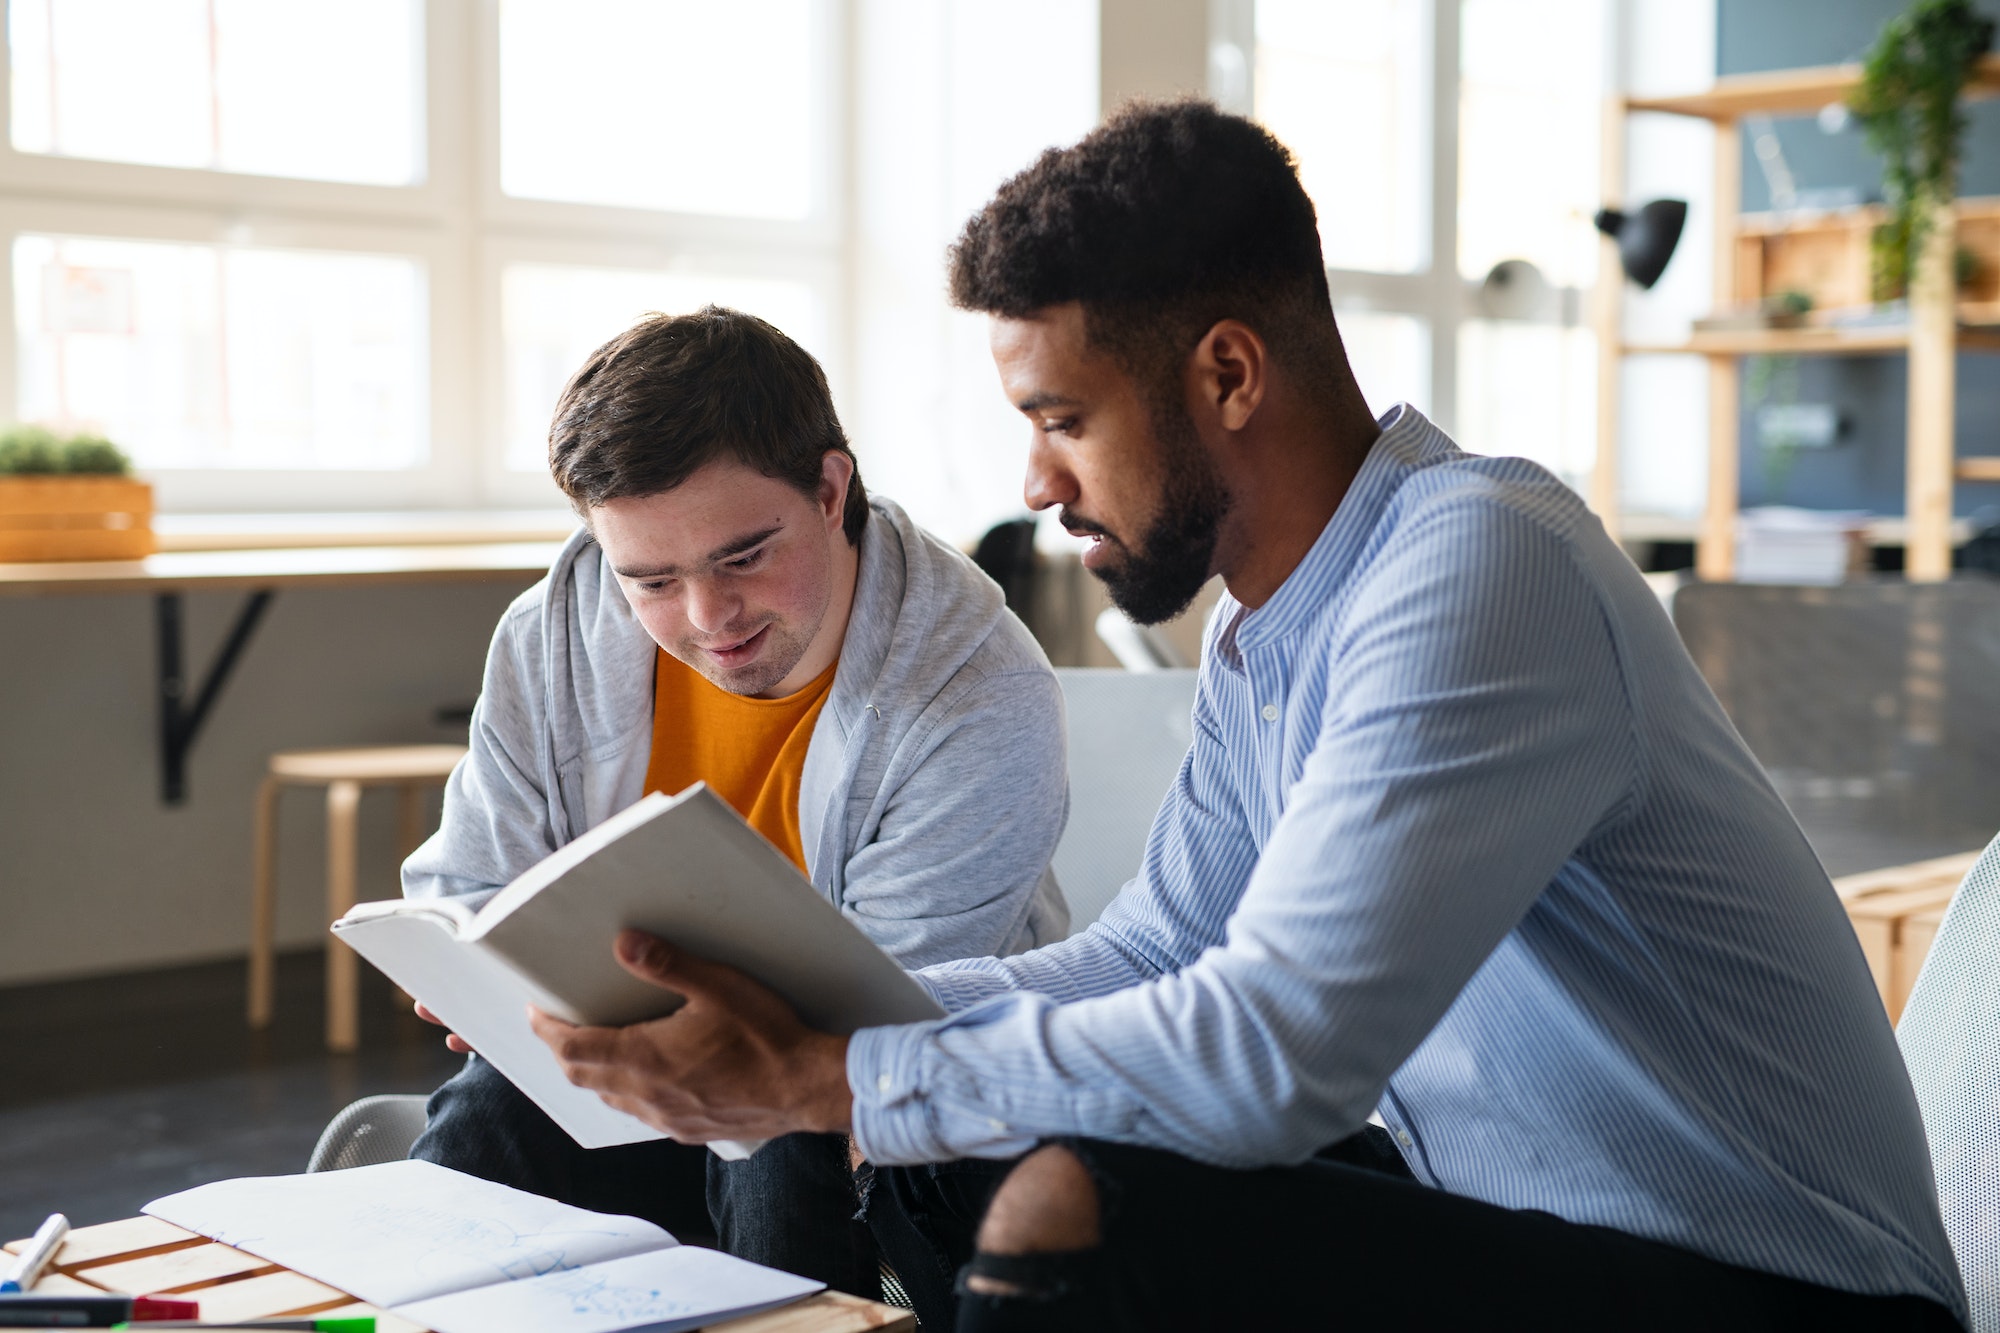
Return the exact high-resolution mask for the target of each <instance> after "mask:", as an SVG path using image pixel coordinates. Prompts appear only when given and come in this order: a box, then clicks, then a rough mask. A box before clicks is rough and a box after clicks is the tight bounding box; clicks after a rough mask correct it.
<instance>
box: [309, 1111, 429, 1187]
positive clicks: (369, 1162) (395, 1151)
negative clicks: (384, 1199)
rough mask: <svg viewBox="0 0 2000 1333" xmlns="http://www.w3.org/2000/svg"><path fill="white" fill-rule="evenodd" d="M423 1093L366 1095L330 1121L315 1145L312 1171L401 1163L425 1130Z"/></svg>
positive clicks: (341, 1169) (310, 1166)
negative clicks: (418, 1136)
mask: <svg viewBox="0 0 2000 1333" xmlns="http://www.w3.org/2000/svg"><path fill="white" fill-rule="evenodd" d="M428 1100H430V1099H429V1098H428V1097H425V1096H424V1095H423V1094H422V1093H411V1094H408V1095H403V1094H395V1095H385V1096H381V1097H363V1098H362V1099H361V1100H360V1101H358V1102H352V1103H349V1104H348V1105H347V1106H346V1107H345V1108H343V1109H342V1110H341V1112H340V1114H339V1115H336V1116H335V1117H334V1118H333V1119H332V1120H330V1121H328V1122H327V1126H326V1130H325V1132H323V1133H322V1134H321V1135H320V1136H319V1142H318V1143H316V1144H314V1145H313V1150H312V1157H311V1158H310V1159H309V1160H308V1161H307V1162H306V1170H308V1171H345V1170H346V1169H347V1168H349V1167H351V1166H376V1165H378V1164H380V1163H382V1162H400V1161H402V1160H403V1159H404V1158H405V1157H408V1156H409V1155H410V1145H411V1144H413V1143H415V1142H416V1141H417V1135H419V1134H421V1133H423V1132H424V1103H425V1102H427V1101H428Z"/></svg>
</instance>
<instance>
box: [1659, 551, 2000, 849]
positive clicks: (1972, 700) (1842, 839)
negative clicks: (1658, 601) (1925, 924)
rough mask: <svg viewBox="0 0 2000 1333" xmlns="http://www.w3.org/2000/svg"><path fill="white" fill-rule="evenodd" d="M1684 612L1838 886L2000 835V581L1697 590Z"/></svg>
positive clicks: (1715, 685) (1684, 623)
mask: <svg viewBox="0 0 2000 1333" xmlns="http://www.w3.org/2000/svg"><path fill="white" fill-rule="evenodd" d="M1672 605H1673V618H1674V624H1675V626H1676V627H1677V628H1678V629H1679V630H1680V634H1681V638H1682V639H1683V640H1684V641H1685V642H1686V644H1687V648H1688V651H1689V653H1690V654H1692V655H1693V657H1694V661H1695V664H1696V665H1697V666H1698V667H1699V668H1700V669H1701V673H1702V675H1703V676H1704V677H1706V678H1707V680H1708V683H1709V686H1710V688H1712V689H1713V690H1714V691H1715V693H1716V696H1717V698H1719V699H1720V700H1721V701H1722V706H1723V708H1724V709H1726V710H1727V711H1728V713H1729V716H1730V719H1731V720H1732V721H1733V722H1735V724H1736V728H1737V730H1738V731H1739V732H1741V733H1742V736H1743V739H1744V741H1745V742H1746V743H1748V745H1749V747H1750V750H1751V752H1752V753H1753V754H1755V755H1756V756H1757V759H1758V761H1759V762H1761V763H1762V764H1763V766H1764V768H1765V769H1766V771H1768V772H1769V774H1770V776H1771V781H1772V783H1773V784H1774V785H1775V786H1776V787H1777V790H1778V794H1779V795H1780V796H1782V797H1783V798H1784V801H1785V804H1786V805H1788V806H1789V807H1790V808H1791V810H1792V813H1793V814H1794V815H1796V816H1797V817H1798V820H1799V823H1800V825H1801V826H1802V827H1803V828H1804V829H1805V832H1806V837H1807V838H1808V839H1810V840H1811V842H1812V845H1813V848H1814V850H1815V851H1817V852H1818V853H1819V857H1820V860H1821V861H1822V862H1824V863H1825V865H1826V867H1827V870H1828V871H1829V872H1830V873H1831V874H1834V875H1837V876H1843V875H1849V874H1853V873H1855V872H1858V871H1862V870H1872V869H1875V868H1877V867H1880V866H1890V865H1903V864H1907V863H1910V862H1916V861H1925V860H1929V859H1931V858H1934V857H1939V856H1948V855H1953V854H1956V853H1961V852H1963V851H1965V849H1967V848H1969V847H1981V846H1984V845H1985V844H1986V841H1987V840H1988V839H1989V838H1990V837H1991V836H1992V833H1993V830H1994V829H1995V828H2000V580H1994V579H1990V578H1987V577H1985V576H1983V575H1970V576H1965V577H1961V578H1957V579H1954V580H1952V581H1951V582H1949V583H1932V584H1912V583H1905V582H1902V581H1891V580H1882V581H1871V582H1860V583H1845V584H1839V585H1835V586H1831V587H1784V586H1775V585H1768V586H1767V585H1754V584H1733V583H1706V582H1695V583H1690V584H1688V585H1686V586H1685V587H1682V588H1680V589H1679V590H1678V591H1677V592H1676V593H1675V595H1674V598H1673V604H1672Z"/></svg>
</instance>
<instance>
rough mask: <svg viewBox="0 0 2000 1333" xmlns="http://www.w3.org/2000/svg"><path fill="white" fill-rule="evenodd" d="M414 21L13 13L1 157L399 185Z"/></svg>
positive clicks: (98, 2)
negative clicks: (9, 118) (9, 99)
mask: <svg viewBox="0 0 2000 1333" xmlns="http://www.w3.org/2000/svg"><path fill="white" fill-rule="evenodd" d="M421 17H422V7H421V3H420V0H289V2H288V3H285V4H273V3H270V0H12V2H11V3H10V4H9V5H8V6H7V20H8V22H7V31H8V41H9V46H10V51H11V70H12V79H13V131H12V133H13V142H14V147H15V148H16V149H17V150H19V151H20V152H24V153H45V154H50V155H53V156H57V157H89V158H100V159H103V160H106V161H112V162H142V163H147V164H149V165H154V166H166V167H202V168H207V169H210V170H215V171H240V172H250V173H255V174H257V175H265V176H298V177H305V178H308V179H312V180H330V181H353V182H358V183H361V184H368V185H408V184H410V183H412V182H414V181H416V180H417V179H419V177H420V176H421V175H422V164H421V163H422V159H421V153H420V150H419V144H420V142H421V138H422V135H421V132H420V131H421V125H422V119H423V112H422V104H423V84H422V73H421V70H422V63H423V61H422V48H421V45H420V42H419V36H418V34H419V31H420V29H419V23H420V20H421Z"/></svg>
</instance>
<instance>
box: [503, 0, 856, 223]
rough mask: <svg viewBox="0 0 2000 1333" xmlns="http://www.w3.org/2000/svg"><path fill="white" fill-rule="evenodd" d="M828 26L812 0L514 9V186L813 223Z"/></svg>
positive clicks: (528, 193)
mask: <svg viewBox="0 0 2000 1333" xmlns="http://www.w3.org/2000/svg"><path fill="white" fill-rule="evenodd" d="M817 17H818V16H817V14H816V12H815V6H814V4H813V3H812V0H732V3H729V4H716V3H714V0H502V4H501V6H500V188H501V189H502V190H504V191H505V192H506V193H508V194H510V195H514V196H515V197H517V198H525V199H557V200H562V201H565V202H568V203H578V204H615V205H620V206H623V207H628V208H660V209H669V210H673V211H676V212H684V213H715V214H723V215H728V216H734V217H759V218H803V217H805V216H806V215H807V214H808V213H809V212H810V211H811V209H812V205H813V202H814V199H815V197H816V195H817V193H818V192H817V191H816V190H815V188H814V177H815V173H816V168H817V167H818V165H819V164H818V162H817V161H816V154H815V153H814V151H813V149H814V143H815V134H814V127H815V126H816V125H817V124H818V123H819V122H820V119H821V117H820V116H819V115H818V114H817V111H818V107H817V106H816V105H815V103H816V98H815V96H814V88H815V84H816V82H817V80H816V78H815V75H816V73H817V70H816V68H815V66H816V64H817V62H816V60H815V55H816V48H817V45H818V43H817V42H816V40H815V34H816V31H817V27H818V25H817V24H816V21H815V20H816V19H817Z"/></svg>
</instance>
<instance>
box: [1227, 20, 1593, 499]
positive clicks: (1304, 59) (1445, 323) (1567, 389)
mask: <svg viewBox="0 0 2000 1333" xmlns="http://www.w3.org/2000/svg"><path fill="white" fill-rule="evenodd" d="M1607 10H1608V6H1607V4H1606V3H1605V0H1255V7H1254V22H1253V23H1252V24H1251V25H1250V30H1249V31H1240V32H1231V31H1229V30H1228V29H1227V25H1224V28H1223V30H1222V31H1221V32H1220V33H1219V35H1218V40H1220V41H1222V42H1225V43H1227V42H1231V41H1234V42H1237V43H1239V44H1241V43H1250V44H1252V45H1254V50H1255V57H1254V59H1253V60H1251V61H1250V62H1249V65H1250V68H1251V69H1252V71H1253V72H1252V77H1251V80H1250V89H1249V96H1248V103H1249V106H1250V107H1251V108H1252V109H1253V110H1254V114H1255V115H1256V116H1257V117H1258V118H1259V119H1260V120H1262V121H1263V122H1264V124H1265V125H1266V126H1268V127H1269V128H1270V130H1271V132H1272V133H1273V134H1275V135H1277V136H1278V138H1279V139H1280V140H1282V141H1284V143H1285V144H1286V145H1287V146H1288V147H1290V148H1291V149H1292V151H1293V153H1294V154H1295V156H1296V157H1297V158H1298V160H1299V168H1300V176H1301V178H1302V179H1303V181H1304V182H1305V185H1306V188H1307V191H1308V193H1310V194H1311V195H1312V196H1313V199H1314V203H1315V205H1316V206H1317V208H1318V211H1319V215H1320V239H1321V244H1322V246H1323V248H1324V250H1325V253H1326V260H1327V265H1328V274H1327V277H1328V282H1329V284H1330V285H1331V286H1332V288H1333V297H1334V308H1335V310H1336V312H1337V314H1338V316H1339V319H1340V323H1341V329H1342V334H1343V337H1344V338H1345V340H1346V343H1347V346H1348V354H1349V358H1350V360H1351V361H1352V362H1353V364H1354V367H1355V371H1356V374H1357V376H1358V377H1359V378H1360V380H1361V384H1362V389H1363V391H1364V392H1365V393H1366V394H1367V395H1368V398H1369V402H1370V405H1371V406H1373V407H1374V408H1375V409H1376V410H1377V411H1381V410H1383V409H1385V408H1387V407H1388V406H1390V405H1392V404H1393V403H1394V402H1396V401H1397V400H1398V399H1399V398H1407V399H1408V400H1409V401H1411V402H1413V403H1414V404H1416V406H1418V407H1419V408H1421V409H1422V410H1423V411H1424V412H1425V413H1426V414H1427V415H1429V416H1430V417H1431V418H1432V419H1433V420H1435V421H1436V422H1438V424H1439V425H1440V426H1442V427H1444V428H1445V429H1446V430H1449V431H1451V432H1452V433H1453V434H1454V435H1455V436H1456V437H1457V439H1458V440H1459V441H1460V442H1461V443H1462V444H1463V445H1464V446H1465V447H1466V448H1468V449H1471V450H1474V451H1477V452H1482V453H1512V454H1521V455H1524V456H1526V457H1530V458H1533V459H1535V460H1537V461H1538V462H1541V463H1543V464H1545V465H1546V466H1548V467H1549V468H1551V469H1552V470H1554V471H1555V472H1557V473H1558V474H1559V475H1560V476H1562V477H1563V478H1564V479H1565V480H1566V481H1568V482H1570V483H1571V484H1572V485H1575V486H1579V487H1581V486H1583V485H1584V484H1585V483H1586V482H1587V480H1588V477H1589V474H1590V470H1591V466H1592V461H1593V456H1594V455H1593V448H1594V436H1595V427H1594V411H1595V408H1594V403H1595V396H1596V370H1595V366H1596V361H1595V348H1594V340H1593V338H1592V336H1591V334H1590V332H1589V331H1588V329H1586V328H1581V327H1579V323H1580V313H1581V311H1582V310H1584V309H1586V308H1587V293H1586V291H1585V288H1586V286H1587V284H1589V283H1590V282H1592V281H1594V279H1595V276H1596V263H1597V246H1598V244H1599V242H1598V239H1597V236H1596V234H1595V232H1594V230H1593V228H1592V227H1591V222H1590V218H1591V214H1592V213H1593V212H1594V211H1595V209H1596V206H1597V161H1598V125H1599V110H1598V107H1599V102H1600V100H1601V98H1602V96H1603V87H1604V78H1603V71H1604V67H1605V60H1604V53H1605V51H1606V48H1607V41H1606V32H1605V25H1606V13H1607ZM1213 63H1215V64H1217V65H1218V66H1219V67H1229V66H1230V65H1232V64H1233V63H1234V62H1233V61H1230V60H1223V61H1219V62H1213ZM1439 129H1443V130H1445V131H1447V132H1435V131H1437V130H1439ZM1505 259H1524V260H1527V261H1529V262H1530V263H1532V264H1534V265H1535V266H1536V268H1537V269H1539V270H1540V272H1541V273H1542V275H1543V277H1544V278H1545V279H1546V281H1547V283H1548V284H1549V286H1550V291H1549V293H1548V296H1547V299H1546V300H1545V301H1544V302H1542V303H1541V305H1540V307H1539V308H1537V309H1533V310H1529V311H1525V312H1520V313H1517V314H1511V315H1510V317H1509V318H1504V319H1502V318H1492V317H1488V316H1487V315H1486V313H1485V312H1484V311H1483V310H1482V308H1481V302H1480V294H1479V287H1480V283H1481V282H1482V280H1483V279H1484V278H1485V276H1486V274H1487V272H1488V271H1489V270H1490V269H1491V268H1492V267H1493V265H1495V264H1497V263H1499V262H1500V261H1501V260H1505Z"/></svg>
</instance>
